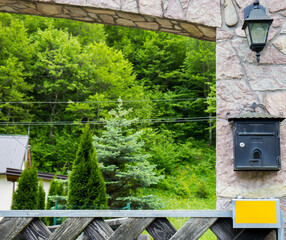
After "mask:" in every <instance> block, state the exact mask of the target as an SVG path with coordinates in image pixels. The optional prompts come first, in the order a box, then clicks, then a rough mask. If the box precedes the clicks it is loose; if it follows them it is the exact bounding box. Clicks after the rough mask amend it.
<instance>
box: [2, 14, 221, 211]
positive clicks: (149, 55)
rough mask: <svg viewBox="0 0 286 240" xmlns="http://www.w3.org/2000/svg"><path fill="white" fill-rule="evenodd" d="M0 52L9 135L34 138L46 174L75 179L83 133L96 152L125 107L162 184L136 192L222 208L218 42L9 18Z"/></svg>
mask: <svg viewBox="0 0 286 240" xmlns="http://www.w3.org/2000/svg"><path fill="white" fill-rule="evenodd" d="M0 48H1V51H0V109H1V111H0V134H21V135H29V137H30V145H31V153H32V161H33V164H34V166H35V167H36V168H37V170H38V171H41V172H48V173H58V174H68V172H69V171H70V170H71V168H72V164H73V162H74V160H75V158H76V152H77V150H78V147H79V143H80V141H79V136H80V135H81V134H82V129H83V128H84V126H85V125H86V124H88V125H89V127H90V130H91V132H92V135H93V139H95V143H94V144H95V146H96V139H100V138H101V137H102V136H103V135H104V132H105V126H106V124H107V122H108V121H109V119H110V118H111V116H110V111H112V110H114V109H117V108H118V104H122V108H123V109H125V110H126V112H125V113H126V116H124V117H125V118H126V120H128V121H130V125H128V126H129V129H128V131H126V133H125V134H126V135H128V136H133V135H134V134H135V135H136V133H138V132H140V136H139V135H138V141H140V143H141V145H140V154H142V156H143V155H144V156H146V158H147V161H148V162H149V163H150V166H154V169H152V171H153V173H155V175H156V176H157V177H160V180H159V179H157V180H158V181H157V182H156V184H155V185H151V186H150V187H148V188H145V189H143V190H142V191H143V192H140V193H136V194H137V195H138V194H139V195H140V194H141V195H142V196H143V195H144V194H152V195H156V196H158V197H159V198H161V201H158V202H161V208H167V207H169V208H172V207H173V208H175V205H176V206H178V205H180V206H181V207H183V208H184V207H186V208H200V209H202V208H214V204H215V113H216V100H215V96H216V92H215V67H216V66H215V43H212V42H206V41H200V40H197V39H192V38H187V37H183V36H178V35H172V34H167V33H163V32H151V31H145V30H140V29H128V28H123V27H116V26H106V25H99V24H88V23H83V22H77V21H69V20H65V19H52V18H42V17H36V16H25V15H11V14H4V13H1V14H0ZM124 115H125V114H124ZM132 134H133V135H132ZM136 136H137V135H136ZM95 151H96V152H97V148H96V147H95ZM98 151H100V149H99V148H98ZM155 175H154V177H156V176H155ZM139 195H138V196H139ZM162 199H165V200H162ZM166 199H169V200H168V201H169V202H167V200H166ZM186 199H188V200H186ZM190 199H192V200H190ZM200 199H206V200H205V201H200ZM173 200H174V204H173V205H174V206H173V205H172V202H171V201H173ZM188 201H189V202H188ZM182 202H184V203H182ZM184 204H185V205H184ZM190 205H192V206H190ZM131 208H132V205H131Z"/></svg>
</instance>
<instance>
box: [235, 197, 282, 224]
mask: <svg viewBox="0 0 286 240" xmlns="http://www.w3.org/2000/svg"><path fill="white" fill-rule="evenodd" d="M235 205H236V223H237V224H240V223H244V224H245V223H246V224H251V223H254V224H261V223H262V224H277V209H276V207H277V205H276V201H271V200H269V201H236V202H235Z"/></svg>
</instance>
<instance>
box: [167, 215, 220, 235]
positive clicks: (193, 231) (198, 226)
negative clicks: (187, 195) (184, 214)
mask: <svg viewBox="0 0 286 240" xmlns="http://www.w3.org/2000/svg"><path fill="white" fill-rule="evenodd" d="M216 220H217V218H190V219H189V220H188V221H187V222H186V223H185V224H184V226H183V227H181V228H180V230H178V232H176V233H175V235H174V236H173V237H172V238H170V239H171V240H186V239H192V240H196V239H199V238H200V237H201V236H202V235H203V234H204V233H205V232H206V231H207V230H208V228H210V227H211V226H212V225H213V224H214V223H215V221H216Z"/></svg>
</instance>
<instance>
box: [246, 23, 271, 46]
mask: <svg viewBox="0 0 286 240" xmlns="http://www.w3.org/2000/svg"><path fill="white" fill-rule="evenodd" d="M268 27H269V24H268V23H249V30H250V32H251V38H252V43H253V44H256V43H266V37H267V32H268Z"/></svg>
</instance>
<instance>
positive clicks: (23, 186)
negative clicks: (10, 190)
mask: <svg viewBox="0 0 286 240" xmlns="http://www.w3.org/2000/svg"><path fill="white" fill-rule="evenodd" d="M38 181H39V180H38V175H37V170H36V169H35V168H34V167H33V166H29V165H27V166H26V168H25V170H24V171H23V172H22V173H21V175H20V178H19V183H18V188H17V189H16V191H15V192H14V194H13V200H12V206H11V209H12V210H21V209H38Z"/></svg>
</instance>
